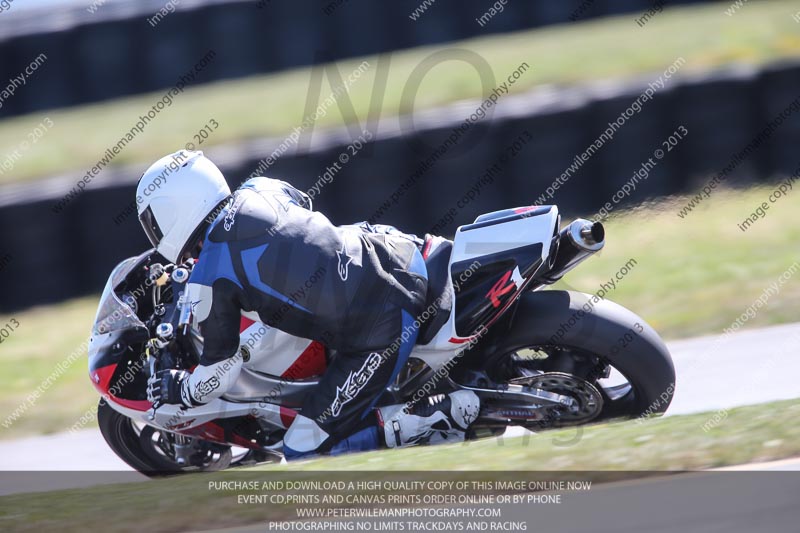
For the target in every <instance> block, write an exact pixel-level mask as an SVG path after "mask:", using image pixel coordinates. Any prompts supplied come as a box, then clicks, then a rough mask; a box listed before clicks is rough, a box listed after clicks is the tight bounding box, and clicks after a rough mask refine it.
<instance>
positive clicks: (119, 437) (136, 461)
mask: <svg viewBox="0 0 800 533" xmlns="http://www.w3.org/2000/svg"><path fill="white" fill-rule="evenodd" d="M97 424H98V425H99V426H100V433H102V434H103V438H104V439H105V441H106V443H107V444H108V446H109V448H111V450H112V451H113V452H114V453H115V454H117V457H119V458H120V459H122V460H123V461H125V462H126V463H127V464H128V466H130V467H131V468H133V469H134V470H136V471H138V472H141V473H142V474H144V475H146V476H150V477H160V476H164V475H167V474H170V473H174V472H173V471H170V470H171V469H170V465H168V464H164V463H159V462H157V461H156V460H154V459H153V458H151V457H149V456H148V454H146V453H145V451H144V449H143V448H142V445H141V439H140V437H139V433H137V432H136V429H135V427H134V425H133V422H132V421H131V419H130V418H128V417H127V416H125V415H123V414H121V413H118V412H117V411H115V410H114V409H113V408H112V407H111V406H110V405H108V402H106V401H105V400H104V399H102V398H101V399H100V403H99V404H98V405H97Z"/></svg>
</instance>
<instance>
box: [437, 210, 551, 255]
mask: <svg viewBox="0 0 800 533" xmlns="http://www.w3.org/2000/svg"><path fill="white" fill-rule="evenodd" d="M549 207H550V211H549V212H547V213H543V214H540V215H531V216H525V212H522V213H520V216H519V217H518V218H516V219H514V220H509V221H507V222H499V223H496V224H492V225H487V226H484V227H479V228H472V229H469V231H464V226H459V228H458V230H456V236H455V238H454V240H453V256H452V257H451V260H450V264H451V265H452V264H453V263H458V262H460V261H468V260H471V259H476V258H479V257H482V256H486V255H490V254H494V253H498V252H504V251H506V250H512V249H514V248H519V247H521V246H528V245H530V244H536V243H542V261H546V260H547V254H548V252H549V251H550V240H551V239H552V237H553V231H554V229H555V227H556V224H558V208H557V207H556V206H554V205H553V206H549ZM530 212H531V213H533V212H535V211H530ZM490 215H491V213H490ZM500 220H502V219H500Z"/></svg>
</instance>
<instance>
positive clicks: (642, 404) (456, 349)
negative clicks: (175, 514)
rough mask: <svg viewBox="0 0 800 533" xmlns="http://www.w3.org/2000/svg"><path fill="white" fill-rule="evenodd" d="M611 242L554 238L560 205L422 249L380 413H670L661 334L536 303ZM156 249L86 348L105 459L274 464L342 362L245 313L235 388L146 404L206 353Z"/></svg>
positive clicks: (561, 305)
mask: <svg viewBox="0 0 800 533" xmlns="http://www.w3.org/2000/svg"><path fill="white" fill-rule="evenodd" d="M604 244H605V230H604V228H603V225H602V224H601V223H600V222H591V221H588V220H582V219H578V220H575V221H573V222H572V223H570V224H568V225H566V226H564V227H563V228H562V227H561V216H560V215H559V213H558V209H557V207H556V206H538V207H536V206H532V207H522V208H517V209H506V210H502V211H497V212H493V213H488V214H484V215H481V216H479V217H478V218H477V219H475V221H474V222H473V223H472V224H468V225H464V226H460V227H459V228H458V230H457V232H456V234H455V237H454V239H453V240H452V241H450V240H446V239H441V238H438V239H436V238H431V237H430V236H428V237H427V238H426V241H425V245H424V247H423V257H424V260H425V263H426V265H427V269H428V276H429V289H428V295H427V302H426V305H427V307H426V309H425V311H424V312H423V313H422V315H421V316H420V317H419V319H418V321H419V322H420V324H421V328H420V334H419V338H418V340H417V344H416V346H415V347H414V349H413V351H412V353H411V355H410V357H409V360H408V363H407V364H406V366H405V368H404V369H403V370H402V371H401V372H400V374H399V375H398V376H397V379H396V380H395V381H394V382H392V383H391V384H390V385H389V386H388V387H387V389H386V391H385V393H384V394H383V395H382V396H381V398H380V400H379V403H378V405H391V404H400V403H406V404H408V405H409V406H410V405H413V404H414V403H415V402H417V401H420V400H422V399H423V398H426V397H428V396H430V395H433V394H440V393H448V392H452V391H454V390H458V389H466V390H471V391H474V392H475V393H476V394H477V395H478V396H479V397H480V398H481V410H480V413H479V416H478V419H477V420H476V421H475V423H474V424H473V426H472V427H471V429H470V432H469V435H468V438H478V437H482V436H490V435H498V434H502V432H504V431H505V429H506V428H508V427H510V426H521V427H523V428H527V429H530V430H533V431H541V430H546V429H549V428H559V427H565V426H578V425H584V424H588V423H596V422H600V421H604V420H609V419H613V418H633V417H639V416H646V415H651V414H660V413H663V412H664V411H666V409H667V407H668V406H669V404H670V401H671V399H672V394H673V392H674V384H675V370H674V367H673V363H672V360H671V357H670V354H669V352H668V350H667V347H666V346H665V344H664V342H663V341H662V340H661V338H660V337H659V335H658V334H657V333H656V331H655V330H654V329H653V328H652V327H650V326H649V325H648V324H647V323H646V322H645V321H644V320H643V319H642V318H640V317H638V316H637V315H635V314H634V313H632V312H631V311H629V310H627V309H625V308H623V307H621V306H619V305H617V304H615V303H612V302H611V301H608V300H605V299H602V298H598V297H597V296H596V295H590V294H583V293H579V292H574V291H564V290H552V289H551V290H543V289H546V288H547V287H549V286H550V285H552V284H554V283H555V282H557V281H558V280H560V279H561V278H562V277H563V276H564V275H565V274H566V273H568V272H569V271H571V270H572V269H573V268H575V267H576V266H578V264H580V263H581V262H582V261H584V260H585V259H587V258H588V257H590V256H591V255H593V254H595V253H597V252H598V251H599V250H601V249H602V248H603V246H604ZM159 259H160V256H158V255H157V254H156V253H155V252H154V251H153V250H150V251H147V252H145V253H143V254H141V255H139V256H137V257H132V258H129V259H127V260H125V261H122V262H121V263H120V264H119V265H117V267H115V268H114V270H113V272H112V273H111V275H110V277H109V279H108V282H107V284H106V286H105V289H104V291H103V294H102V297H101V300H100V304H99V308H98V312H97V316H96V319H95V324H94V327H93V331H92V338H91V342H90V345H89V374H90V377H91V380H92V383H93V384H94V386H95V387H96V388H97V390H98V391H99V392H100V394H101V396H102V398H101V399H100V402H99V406H98V414H97V418H98V423H99V426H100V430H101V432H102V434H103V437H104V438H105V440H106V442H107V443H108V445H109V446H110V447H111V449H112V450H113V451H114V452H115V453H116V454H117V455H118V456H119V457H120V458H121V459H122V460H123V461H125V462H126V463H127V464H128V465H130V466H131V467H133V468H134V469H136V470H138V471H140V472H142V473H145V474H147V475H149V476H161V475H166V474H172V473H178V472H188V471H196V470H220V469H224V468H227V467H229V466H231V465H243V464H254V463H260V462H269V461H279V460H280V459H281V457H282V456H281V446H282V439H283V435H284V433H285V432H286V430H287V428H288V427H289V425H290V424H291V423H292V421H293V420H294V418H295V416H296V415H297V414H298V413H299V412H300V411H301V406H302V404H303V399H304V398H305V396H306V395H307V394H310V393H313V390H314V387H315V385H316V383H317V380H318V379H319V376H320V375H321V374H322V373H323V372H324V371H325V368H326V367H327V365H328V364H329V362H330V361H331V360H332V359H333V358H335V357H336V356H337V354H336V351H335V350H332V349H330V348H329V347H327V346H325V345H324V344H322V343H320V342H318V341H312V340H309V339H302V338H298V337H293V336H291V335H288V334H286V333H284V332H282V331H280V330H279V329H277V328H275V327H272V326H270V325H268V324H265V323H263V322H261V321H260V320H259V317H258V316H257V315H253V314H250V313H245V312H243V313H242V316H241V324H240V330H241V333H240V349H239V352H238V353H237V356H238V357H241V358H242V361H243V366H242V370H241V374H240V377H239V379H238V380H237V381H236V383H235V384H234V386H233V387H232V388H231V389H230V390H228V391H227V392H226V394H225V395H223V396H222V397H221V398H218V399H215V400H213V401H211V402H210V403H207V404H205V405H202V406H198V407H193V408H191V409H186V408H184V407H181V406H176V405H162V406H158V408H157V409H154V406H153V405H152V404H151V403H150V402H149V401H148V400H147V394H146V387H147V380H148V377H149V376H150V375H152V374H153V373H154V372H157V371H158V370H160V369H169V368H180V369H189V370H191V369H192V368H193V367H194V366H195V365H196V364H197V362H198V358H199V355H200V353H201V352H202V342H203V339H202V337H201V336H200V334H199V332H198V331H197V330H196V328H194V327H192V308H191V304H190V302H189V301H188V299H187V298H186V297H185V293H186V284H187V283H188V280H189V276H190V274H191V269H192V266H193V262H192V260H189V261H188V262H186V263H184V264H181V265H175V264H163V263H161V262H159Z"/></svg>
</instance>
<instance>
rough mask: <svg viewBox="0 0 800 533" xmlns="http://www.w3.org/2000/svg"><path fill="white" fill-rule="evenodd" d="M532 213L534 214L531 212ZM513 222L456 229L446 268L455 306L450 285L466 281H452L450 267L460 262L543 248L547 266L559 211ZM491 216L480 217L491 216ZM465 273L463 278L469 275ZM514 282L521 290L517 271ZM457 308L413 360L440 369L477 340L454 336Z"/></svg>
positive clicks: (551, 210)
mask: <svg viewBox="0 0 800 533" xmlns="http://www.w3.org/2000/svg"><path fill="white" fill-rule="evenodd" d="M531 213H533V211H531ZM520 214H521V215H522V216H518V217H516V218H514V219H513V220H508V221H502V219H498V222H497V223H495V224H491V225H486V226H484V227H479V228H472V229H470V230H469V231H462V229H463V228H464V226H459V228H458V230H457V231H456V235H455V237H454V239H453V253H452V255H451V257H450V262H449V265H448V272H447V277H448V280H449V281H450V283H449V290H451V291H453V301H454V302H455V290H454V289H453V283H455V284H459V283H462V282H464V281H466V280H464V279H461V280H453V279H452V268H451V267H452V265H453V264H454V263H459V262H462V261H473V260H479V259H480V258H481V257H485V256H488V255H491V254H495V253H498V252H504V251H506V250H512V249H514V248H519V247H522V246H528V245H531V244H536V243H541V244H542V261H543V262H547V259H548V253H549V251H550V241H551V239H552V237H553V232H554V231H555V229H556V227H557V225H558V208H557V207H556V206H550V211H549V212H547V213H543V214H538V215H531V216H525V211H522V212H521V213H520ZM491 215H492V213H489V214H487V215H483V216H484V217H488V216H491ZM468 273H469V270H467V271H466V272H465V273H464V274H463V275H468ZM514 281H515V283H517V285H518V286H520V285H521V284H522V283H523V282H524V280H523V279H522V277H521V275H519V271H518V270H517V271H515V273H514ZM455 317H456V305H455V304H454V305H453V307H452V309H451V310H450V318H449V320H448V321H447V323H445V324H444V326H442V328H441V329H440V330H439V332H438V333H437V334H436V336H435V337H434V338H433V339H432V340H431V342H429V343H428V344H425V345H423V346H417V347H416V348H415V349H414V351H413V352H412V353H411V356H412V357H417V358H419V359H422V360H423V361H425V362H426V363H427V364H428V365H429V366H431V367H432V368H434V369H438V368H440V367H441V366H442V365H444V364H445V363H446V362H447V361H448V360H450V359H452V357H454V356H455V355H456V354H457V353H459V352H460V351H462V350H464V349H465V348H467V347H468V346H469V343H470V341H474V340H477V339H476V338H474V337H473V338H462V337H458V335H456V326H455Z"/></svg>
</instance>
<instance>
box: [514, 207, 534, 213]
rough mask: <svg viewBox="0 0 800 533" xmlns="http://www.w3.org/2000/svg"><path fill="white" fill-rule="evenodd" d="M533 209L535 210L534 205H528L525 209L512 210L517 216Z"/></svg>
mask: <svg viewBox="0 0 800 533" xmlns="http://www.w3.org/2000/svg"><path fill="white" fill-rule="evenodd" d="M534 209H536V206H535V205H529V206H527V207H518V208H516V209H514V212H515V213H516V214H518V215H519V214H522V213H527V212H528V211H533V210H534Z"/></svg>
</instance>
